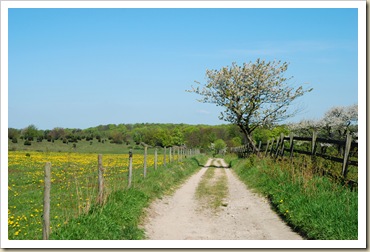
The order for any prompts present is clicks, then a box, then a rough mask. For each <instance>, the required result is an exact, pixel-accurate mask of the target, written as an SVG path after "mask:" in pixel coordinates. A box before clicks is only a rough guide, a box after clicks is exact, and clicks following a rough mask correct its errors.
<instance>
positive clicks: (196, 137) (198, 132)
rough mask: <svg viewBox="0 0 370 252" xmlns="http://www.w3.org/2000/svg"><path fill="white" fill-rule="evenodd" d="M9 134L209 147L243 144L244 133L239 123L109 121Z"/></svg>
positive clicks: (11, 130)
mask: <svg viewBox="0 0 370 252" xmlns="http://www.w3.org/2000/svg"><path fill="white" fill-rule="evenodd" d="M8 138H9V139H10V140H11V141H12V142H13V143H17V142H18V140H19V139H21V140H23V142H24V143H25V144H26V145H27V144H32V142H35V141H37V142H42V141H48V142H54V141H56V140H59V141H63V142H64V143H77V142H79V141H92V140H97V141H99V142H103V143H104V142H109V143H112V144H123V145H132V144H137V145H139V144H140V143H146V144H148V145H151V146H160V147H170V146H182V145H186V146H187V147H189V148H200V149H209V148H211V144H212V143H215V142H216V141H217V140H222V141H224V142H225V145H227V146H228V147H233V146H238V145H241V144H243V134H242V133H241V132H240V130H239V129H238V127H237V126H235V125H232V124H224V125H216V126H212V125H188V124H159V123H137V124H107V125H99V126H96V127H90V128H87V129H78V128H61V127H55V128H53V129H50V130H49V129H48V130H40V129H38V128H37V126H35V125H34V124H31V125H29V126H27V127H25V128H23V129H15V128H8Z"/></svg>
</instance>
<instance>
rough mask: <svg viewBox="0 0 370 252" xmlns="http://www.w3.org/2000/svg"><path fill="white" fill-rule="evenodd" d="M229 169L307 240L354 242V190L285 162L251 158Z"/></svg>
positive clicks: (356, 209)
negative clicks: (263, 196) (269, 203)
mask: <svg viewBox="0 0 370 252" xmlns="http://www.w3.org/2000/svg"><path fill="white" fill-rule="evenodd" d="M233 169H234V170H235V172H236V173H237V174H238V176H239V177H240V179H241V180H242V181H244V182H245V183H246V184H247V185H248V186H249V187H251V188H254V189H255V190H256V191H257V192H259V193H261V194H263V195H265V196H267V197H268V198H269V199H270V202H271V204H272V206H273V207H274V208H275V210H276V211H277V212H278V213H279V215H280V216H281V217H282V218H283V219H284V220H285V221H286V222H287V223H288V224H289V225H290V226H291V227H292V228H293V229H295V230H296V231H298V232H300V233H301V234H303V235H304V236H305V237H306V238H307V239H317V240H356V239H357V237H358V233H357V232H358V231H357V230H358V195H357V191H351V190H349V189H348V188H347V187H343V186H341V185H340V184H337V183H335V182H333V181H331V180H330V179H329V178H328V177H324V176H316V175H314V174H312V172H310V171H309V169H303V170H302V169H300V168H299V167H292V166H291V165H290V164H289V162H286V163H284V162H283V163H277V162H275V161H273V160H271V159H259V158H257V157H255V156H251V157H250V158H248V159H244V160H238V162H236V163H235V164H234V166H233Z"/></svg>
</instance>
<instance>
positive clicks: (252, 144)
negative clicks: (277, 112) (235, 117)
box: [238, 125, 258, 152]
mask: <svg viewBox="0 0 370 252" xmlns="http://www.w3.org/2000/svg"><path fill="white" fill-rule="evenodd" d="M238 126H239V128H240V129H241V130H242V132H243V133H244V136H245V139H246V140H247V143H249V146H250V147H251V148H252V152H257V150H258V148H257V146H256V145H255V144H254V142H253V139H252V136H251V133H252V132H249V131H248V130H247V129H245V128H244V127H243V126H241V125H238Z"/></svg>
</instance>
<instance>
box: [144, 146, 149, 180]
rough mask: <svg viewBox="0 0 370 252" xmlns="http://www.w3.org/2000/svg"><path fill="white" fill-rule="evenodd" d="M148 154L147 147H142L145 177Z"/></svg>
mask: <svg viewBox="0 0 370 252" xmlns="http://www.w3.org/2000/svg"><path fill="white" fill-rule="evenodd" d="M147 155H148V147H147V146H145V147H144V178H146V158H147Z"/></svg>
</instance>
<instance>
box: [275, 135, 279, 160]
mask: <svg viewBox="0 0 370 252" xmlns="http://www.w3.org/2000/svg"><path fill="white" fill-rule="evenodd" d="M279 140H280V138H279V137H278V138H276V150H275V158H277V156H278V154H279V143H280V141H279Z"/></svg>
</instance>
